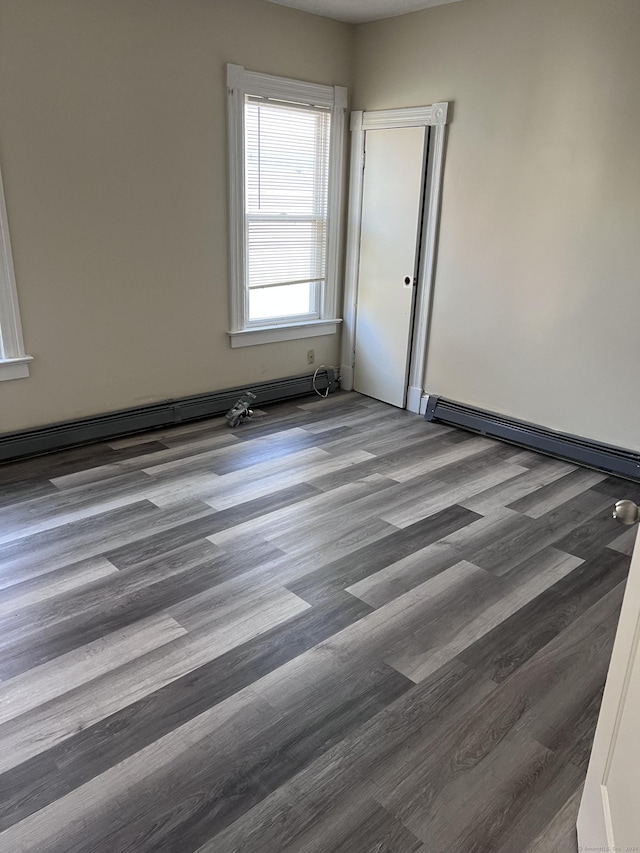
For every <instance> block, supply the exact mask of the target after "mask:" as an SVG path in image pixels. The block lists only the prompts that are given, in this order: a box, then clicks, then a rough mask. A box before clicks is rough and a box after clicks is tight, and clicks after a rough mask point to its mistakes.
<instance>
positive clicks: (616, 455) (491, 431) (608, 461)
mask: <svg viewBox="0 0 640 853" xmlns="http://www.w3.org/2000/svg"><path fill="white" fill-rule="evenodd" d="M424 417H425V420H427V421H438V422H440V423H443V424H450V425H451V426H457V427H461V428H462V429H467V430H470V431H472V432H476V433H479V434H480V435H486V436H489V437H490V438H499V439H502V440H503V441H508V442H511V443H512V444H517V445H520V446H521V447H526V448H528V449H529V450H537V451H538V452H540V453H546V454H548V455H550V456H557V457H560V458H561V459H567V460H569V461H571V462H577V463H578V464H580V465H586V466H587V467H589V468H596V469H598V470H599V471H606V472H607V473H609V474H616V475H617V476H619V477H626V478H627V479H630V480H636V481H640V453H638V452H635V451H632V450H625V449H624V448H621V447H614V446H613V445H609V444H603V443H601V442H599V441H593V440H591V439H589V438H582V437H581V436H577V435H571V434H570V433H565V432H556V431H555V430H552V429H549V428H547V427H543V426H539V425H537V424H531V423H528V422H527V421H521V420H518V419H517V418H511V417H507V416H506V415H500V414H497V413H495V412H489V411H486V410H484V409H477V408H475V407H473V406H467V405H465V404H464V403H457V402H455V401H453V400H446V399H445V398H444V397H439V396H437V395H434V394H430V395H429V398H428V400H427V409H426V412H425V416H424Z"/></svg>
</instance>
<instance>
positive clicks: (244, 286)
mask: <svg viewBox="0 0 640 853" xmlns="http://www.w3.org/2000/svg"><path fill="white" fill-rule="evenodd" d="M227 88H228V96H229V152H230V169H229V175H230V190H229V195H230V238H231V331H230V333H229V334H230V339H231V345H232V346H247V345H250V344H254V343H266V342H270V341H277V340H286V339H289V338H305V337H312V336H314V335H326V334H331V333H334V332H335V331H337V328H338V324H339V323H340V322H341V321H340V320H339V319H338V318H336V289H337V274H338V257H339V245H338V244H339V236H340V221H339V220H340V205H341V202H340V194H341V193H340V190H341V184H342V150H343V140H344V121H345V114H346V89H343V88H342V87H334V86H321V85H317V84H311V83H304V82H300V81H296V80H289V79H286V78H282V77H272V76H270V75H266V74H257V73H254V72H250V71H246V70H245V69H244V68H243V67H242V66H238V65H228V66H227Z"/></svg>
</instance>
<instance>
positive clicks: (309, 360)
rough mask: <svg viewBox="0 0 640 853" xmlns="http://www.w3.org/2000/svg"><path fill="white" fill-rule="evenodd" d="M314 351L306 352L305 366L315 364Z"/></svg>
mask: <svg viewBox="0 0 640 853" xmlns="http://www.w3.org/2000/svg"><path fill="white" fill-rule="evenodd" d="M315 360H316V351H315V350H313V349H308V350H307V364H315Z"/></svg>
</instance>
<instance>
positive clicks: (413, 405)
mask: <svg viewBox="0 0 640 853" xmlns="http://www.w3.org/2000/svg"><path fill="white" fill-rule="evenodd" d="M421 400H422V388H417V387H416V386H415V385H409V388H408V389H407V410H408V411H409V412H414V413H415V414H416V415H417V414H418V413H419V412H420V402H421Z"/></svg>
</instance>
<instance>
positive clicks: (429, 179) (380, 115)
mask: <svg viewBox="0 0 640 853" xmlns="http://www.w3.org/2000/svg"><path fill="white" fill-rule="evenodd" d="M448 111H449V103H448V102H447V101H442V102H439V103H437V104H432V105H431V106H427V107H406V108H400V109H392V110H369V111H363V110H354V112H352V113H351V171H350V176H349V209H348V215H347V245H346V261H345V281H344V315H343V317H344V322H343V325H342V355H341V359H340V362H341V363H340V386H341V387H342V388H344V389H345V390H346V391H351V390H352V389H353V372H354V362H355V333H356V316H357V310H358V272H359V267H360V231H361V228H362V195H363V186H364V165H365V157H364V150H365V140H366V132H367V130H390V129H392V128H395V127H431V128H433V130H432V131H431V134H430V139H429V154H428V157H427V165H426V170H427V174H426V187H425V194H424V202H423V228H422V246H421V247H420V248H421V252H420V257H421V263H420V267H419V269H418V281H417V285H416V295H415V312H414V320H413V339H412V342H411V353H410V360H409V378H408V387H407V406H406V408H407V409H408V410H409V411H410V412H416V413H417V412H420V413H421V414H424V411H425V409H426V405H427V394H426V392H425V391H424V376H425V367H426V364H425V362H426V355H427V345H428V329H429V315H430V313H431V301H432V293H433V283H434V277H435V257H436V248H437V240H438V227H439V224H440V199H441V196H442V177H443V171H444V154H445V141H446V125H447V115H448ZM408 344H409V342H407V345H408Z"/></svg>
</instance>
